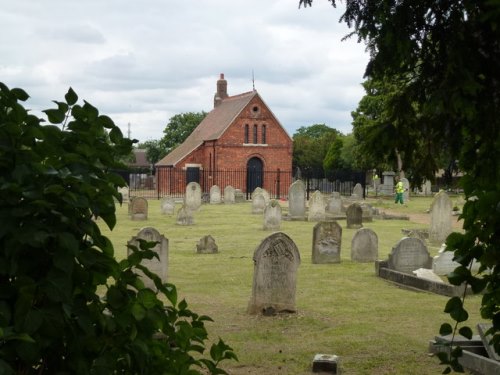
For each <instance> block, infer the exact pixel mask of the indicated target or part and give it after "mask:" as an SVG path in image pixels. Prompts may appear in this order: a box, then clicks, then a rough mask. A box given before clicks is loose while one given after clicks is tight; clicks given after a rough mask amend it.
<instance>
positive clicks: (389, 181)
mask: <svg viewBox="0 0 500 375" xmlns="http://www.w3.org/2000/svg"><path fill="white" fill-rule="evenodd" d="M395 175H396V173H394V172H392V171H385V172H382V176H383V181H382V185H380V187H379V192H380V194H381V195H394V176H395Z"/></svg>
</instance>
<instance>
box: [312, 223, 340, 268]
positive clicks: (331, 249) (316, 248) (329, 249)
mask: <svg viewBox="0 0 500 375" xmlns="http://www.w3.org/2000/svg"><path fill="white" fill-rule="evenodd" d="M341 245H342V227H341V226H340V225H339V224H338V223H337V222H336V221H329V222H321V223H317V224H316V225H315V226H314V228H313V246H312V262H313V263H314V264H323V263H340V250H341Z"/></svg>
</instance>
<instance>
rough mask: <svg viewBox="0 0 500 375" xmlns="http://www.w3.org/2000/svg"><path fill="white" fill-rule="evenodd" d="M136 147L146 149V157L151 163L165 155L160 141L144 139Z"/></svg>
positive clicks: (165, 152)
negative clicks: (144, 140)
mask: <svg viewBox="0 0 500 375" xmlns="http://www.w3.org/2000/svg"><path fill="white" fill-rule="evenodd" d="M138 147H139V148H144V149H146V159H147V160H148V161H149V162H150V163H151V164H153V165H154V164H156V163H157V162H158V161H160V160H161V159H162V158H163V157H164V156H165V155H167V151H166V150H165V149H164V148H162V146H161V144H160V141H156V140H154V141H153V140H152V141H146V142H144V143H140V144H139V146H138Z"/></svg>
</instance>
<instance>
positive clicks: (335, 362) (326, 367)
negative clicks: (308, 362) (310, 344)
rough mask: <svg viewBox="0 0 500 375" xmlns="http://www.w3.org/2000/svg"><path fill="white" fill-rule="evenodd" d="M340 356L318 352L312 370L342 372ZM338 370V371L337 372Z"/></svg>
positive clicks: (329, 372) (325, 372) (326, 372)
mask: <svg viewBox="0 0 500 375" xmlns="http://www.w3.org/2000/svg"><path fill="white" fill-rule="evenodd" d="M339 367H340V366H339V357H338V356H337V355H334V354H316V355H315V356H314V359H313V365H312V371H313V372H316V373H318V372H320V373H323V374H340V369H339ZM337 371H338V372H337Z"/></svg>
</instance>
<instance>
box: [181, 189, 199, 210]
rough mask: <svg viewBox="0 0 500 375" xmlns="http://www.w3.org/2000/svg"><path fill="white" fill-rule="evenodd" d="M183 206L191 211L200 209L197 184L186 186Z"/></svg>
mask: <svg viewBox="0 0 500 375" xmlns="http://www.w3.org/2000/svg"><path fill="white" fill-rule="evenodd" d="M184 204H185V205H186V208H187V209H189V210H191V211H197V210H198V209H199V208H200V207H201V186H200V184H199V183H197V182H190V183H189V184H187V185H186V195H185V196H184Z"/></svg>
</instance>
